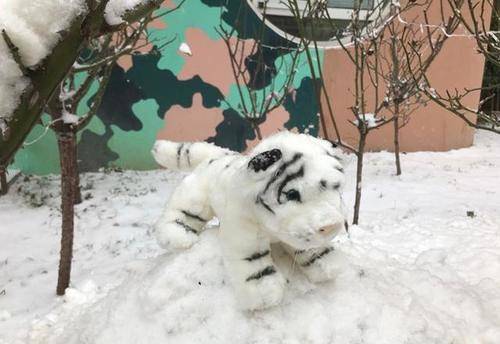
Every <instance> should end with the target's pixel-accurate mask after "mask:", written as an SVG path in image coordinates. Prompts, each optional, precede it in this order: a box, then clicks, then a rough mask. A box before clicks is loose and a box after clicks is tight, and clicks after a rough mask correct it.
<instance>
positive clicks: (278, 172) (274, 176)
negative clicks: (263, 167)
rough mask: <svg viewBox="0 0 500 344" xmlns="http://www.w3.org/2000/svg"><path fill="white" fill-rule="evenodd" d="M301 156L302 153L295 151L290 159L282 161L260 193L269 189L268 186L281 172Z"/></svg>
mask: <svg viewBox="0 0 500 344" xmlns="http://www.w3.org/2000/svg"><path fill="white" fill-rule="evenodd" d="M301 157H302V153H295V154H294V156H293V157H292V159H291V160H289V161H286V162H284V163H283V164H282V165H281V166H280V167H279V168H278V169H277V170H276V173H275V174H274V175H273V176H272V178H271V179H269V181H268V182H267V184H266V187H265V188H264V191H262V193H263V194H264V193H266V191H267V190H268V189H269V187H270V186H271V185H272V184H273V183H274V182H275V181H276V180H278V178H279V177H280V176H281V175H282V174H283V172H285V171H286V169H287V168H288V167H290V166H292V165H293V164H294V163H295V162H297V161H299V159H300V158H301Z"/></svg>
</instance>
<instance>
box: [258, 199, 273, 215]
mask: <svg viewBox="0 0 500 344" xmlns="http://www.w3.org/2000/svg"><path fill="white" fill-rule="evenodd" d="M255 203H257V204H260V205H262V206H263V207H264V208H266V210H268V211H269V212H270V213H273V214H274V210H273V209H272V208H271V207H270V206H269V205H267V204H266V202H264V200H263V199H262V197H260V196H257V199H256V200H255Z"/></svg>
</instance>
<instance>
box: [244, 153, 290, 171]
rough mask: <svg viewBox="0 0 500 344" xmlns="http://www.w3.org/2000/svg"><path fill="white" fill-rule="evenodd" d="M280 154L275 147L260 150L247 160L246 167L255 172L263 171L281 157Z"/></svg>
mask: <svg viewBox="0 0 500 344" xmlns="http://www.w3.org/2000/svg"><path fill="white" fill-rule="evenodd" d="M281 156H282V154H281V151H280V150H279V149H277V148H275V149H271V150H269V151H265V152H262V153H260V154H257V155H256V156H254V157H253V158H252V159H251V160H250V161H249V162H248V168H250V169H252V170H254V171H255V172H259V171H265V170H267V169H268V167H269V166H271V165H272V164H274V163H275V162H276V161H278V160H279V159H281Z"/></svg>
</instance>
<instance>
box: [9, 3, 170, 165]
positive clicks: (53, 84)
mask: <svg viewBox="0 0 500 344" xmlns="http://www.w3.org/2000/svg"><path fill="white" fill-rule="evenodd" d="M110 1H111V0H102V1H95V0H86V7H87V9H88V11H86V12H85V13H84V14H82V15H80V16H77V17H76V18H74V20H73V21H72V22H71V24H70V26H69V27H68V28H67V29H66V30H65V31H64V32H61V33H60V36H61V38H60V40H59V42H58V43H57V44H56V45H55V46H54V47H53V49H52V51H51V53H50V54H49V55H48V56H47V57H46V58H45V59H44V60H43V61H41V63H40V64H39V65H37V66H36V68H33V69H28V68H27V67H26V66H24V65H23V63H22V61H21V58H20V54H19V50H18V48H17V47H16V46H15V44H13V42H12V40H11V39H10V37H9V33H8V32H6V31H5V30H4V31H2V37H1V38H0V39H3V40H4V41H5V43H6V45H7V47H8V48H9V50H10V52H11V55H12V56H13V58H14V60H15V61H16V62H17V64H18V66H19V69H20V70H21V71H22V72H23V73H24V77H25V78H26V79H27V80H29V86H28V87H27V88H26V89H25V91H24V93H23V94H22V95H21V99H20V101H19V104H18V106H17V107H16V108H15V110H14V112H13V113H12V116H11V117H10V119H9V120H8V121H5V120H4V119H3V118H2V119H0V128H2V130H1V132H0V170H5V169H6V168H7V166H8V165H9V164H10V163H11V161H12V159H13V157H14V155H15V153H16V151H17V150H18V149H19V148H20V147H21V146H22V144H23V142H24V140H25V139H26V136H27V135H28V134H29V132H30V131H31V129H32V128H33V126H34V125H35V124H36V123H38V122H39V120H40V116H41V114H42V111H43V110H44V109H45V108H46V105H47V103H48V102H49V100H50V99H51V98H52V96H53V94H54V92H56V90H57V88H58V87H59V85H60V84H61V82H62V80H63V79H64V78H65V77H66V76H67V74H68V72H69V71H70V69H71V68H72V66H73V63H74V62H75V60H76V59H77V58H78V56H79V55H80V52H81V51H82V49H83V48H84V47H85V46H86V44H87V43H88V42H89V41H90V40H92V39H94V38H97V37H101V36H103V35H106V34H108V33H111V32H115V31H117V30H120V29H121V28H122V27H123V25H124V24H123V23H122V24H117V25H110V24H108V23H107V22H106V20H105V16H104V12H105V10H106V6H107V5H108V3H109V2H110ZM162 2H163V0H150V1H143V2H140V3H138V4H137V5H136V6H135V7H134V8H131V9H129V10H128V11H126V12H125V13H124V15H123V18H122V19H123V21H124V23H134V22H136V21H137V20H139V19H141V18H144V17H145V16H147V15H149V14H150V13H152V12H153V11H154V10H155V9H157V8H158V7H159V6H160V5H161V3H162Z"/></svg>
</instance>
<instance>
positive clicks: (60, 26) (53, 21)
mask: <svg viewBox="0 0 500 344" xmlns="http://www.w3.org/2000/svg"><path fill="white" fill-rule="evenodd" d="M85 6H86V5H85V1H84V0H30V1H19V0H1V3H0V30H5V31H6V33H7V34H8V36H9V37H10V39H11V40H12V42H13V44H14V45H15V46H16V47H18V48H19V55H20V57H21V61H22V63H23V64H24V66H26V67H31V68H34V67H36V65H37V64H38V63H39V62H40V61H41V60H42V59H43V58H45V57H46V56H47V55H48V54H49V53H50V51H51V50H52V48H53V47H54V45H55V44H56V43H57V42H58V40H59V38H60V32H62V31H64V30H65V29H66V28H67V27H68V26H69V25H70V23H71V21H72V20H73V18H75V17H76V16H77V15H79V14H81V13H82V12H83V11H85ZM28 84H29V80H28V79H27V78H25V77H23V74H22V71H21V69H20V68H19V66H18V65H17V63H16V62H15V61H14V58H13V56H12V54H11V53H10V51H9V49H8V47H7V44H6V42H5V41H4V39H3V37H0V120H1V119H4V120H5V119H8V118H9V117H10V116H11V114H12V112H13V110H14V109H15V108H16V106H17V105H18V103H19V97H20V96H21V94H22V93H23V91H24V90H25V88H26V87H27V86H28Z"/></svg>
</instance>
